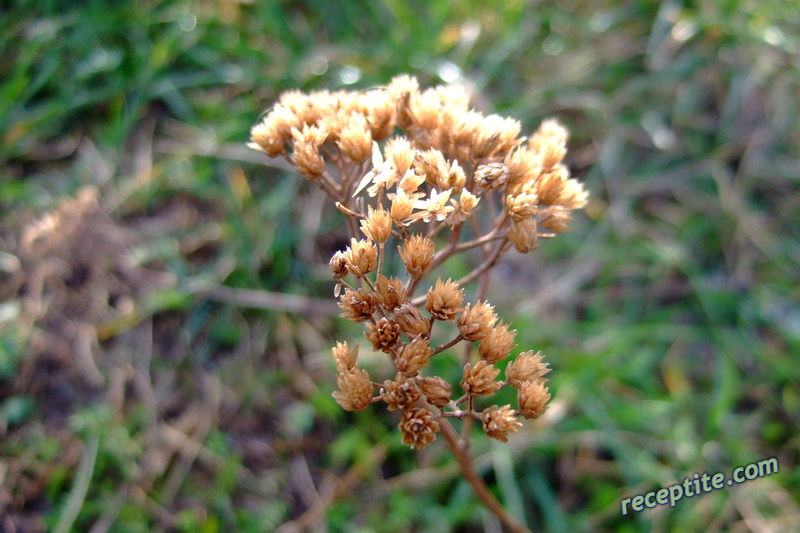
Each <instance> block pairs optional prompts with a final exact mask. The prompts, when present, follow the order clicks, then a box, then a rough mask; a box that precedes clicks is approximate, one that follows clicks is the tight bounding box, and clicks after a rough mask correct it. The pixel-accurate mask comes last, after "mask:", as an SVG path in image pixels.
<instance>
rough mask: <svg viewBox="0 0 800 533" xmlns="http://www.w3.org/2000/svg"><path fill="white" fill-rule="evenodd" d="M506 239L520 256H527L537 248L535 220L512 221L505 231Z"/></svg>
mask: <svg viewBox="0 0 800 533" xmlns="http://www.w3.org/2000/svg"><path fill="white" fill-rule="evenodd" d="M506 237H508V240H509V241H511V242H512V243H513V244H514V247H515V248H516V249H517V251H518V252H519V253H521V254H527V253H528V252H531V251H533V250H535V249H537V248H538V247H539V245H538V244H537V241H538V234H537V228H536V220H534V219H532V218H525V219H522V220H512V221H511V223H510V224H509V226H508V230H507V231H506Z"/></svg>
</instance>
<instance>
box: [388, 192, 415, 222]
mask: <svg viewBox="0 0 800 533" xmlns="http://www.w3.org/2000/svg"><path fill="white" fill-rule="evenodd" d="M390 199H391V200H392V207H391V208H390V209H389V213H390V214H391V215H392V220H394V222H395V223H396V224H402V223H403V222H405V221H407V220H408V219H409V218H410V217H411V213H412V212H413V211H414V202H416V201H417V196H416V195H414V194H412V195H409V194H406V191H404V190H403V189H399V190H398V191H397V192H396V193H395V194H394V195H392V197H391V198H390Z"/></svg>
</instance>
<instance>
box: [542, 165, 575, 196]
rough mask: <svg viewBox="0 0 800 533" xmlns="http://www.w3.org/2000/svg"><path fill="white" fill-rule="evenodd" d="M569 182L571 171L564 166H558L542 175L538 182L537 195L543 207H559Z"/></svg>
mask: <svg viewBox="0 0 800 533" xmlns="http://www.w3.org/2000/svg"><path fill="white" fill-rule="evenodd" d="M567 180H569V170H567V167H565V166H563V165H556V166H555V167H553V168H551V169H550V170H547V171H545V172H543V173H542V175H541V176H539V179H538V180H537V181H536V195H537V196H538V197H539V203H540V204H542V205H557V204H558V203H559V199H560V198H561V195H562V194H563V193H564V187H565V186H566V183H567Z"/></svg>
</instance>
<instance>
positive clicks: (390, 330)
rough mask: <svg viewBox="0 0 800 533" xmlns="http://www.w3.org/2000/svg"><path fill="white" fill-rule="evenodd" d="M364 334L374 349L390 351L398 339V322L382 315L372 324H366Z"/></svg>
mask: <svg viewBox="0 0 800 533" xmlns="http://www.w3.org/2000/svg"><path fill="white" fill-rule="evenodd" d="M364 336H365V337H367V340H368V341H369V342H371V343H372V347H373V348H375V350H378V351H381V352H385V353H391V351H392V349H393V348H394V347H395V346H397V343H398V342H399V340H400V324H398V323H397V322H395V321H394V320H389V319H388V318H386V317H383V318H381V319H380V320H378V321H377V322H376V323H374V324H367V331H366V332H364Z"/></svg>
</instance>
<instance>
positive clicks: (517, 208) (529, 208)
mask: <svg viewBox="0 0 800 533" xmlns="http://www.w3.org/2000/svg"><path fill="white" fill-rule="evenodd" d="M538 200H539V199H538V197H537V196H536V193H534V192H520V193H519V194H516V195H512V194H509V195H507V196H506V213H507V214H508V216H509V217H510V218H511V219H512V220H514V221H516V222H521V221H523V220H525V219H526V218H530V217H531V216H533V215H535V214H536V205H537V203H538Z"/></svg>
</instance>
